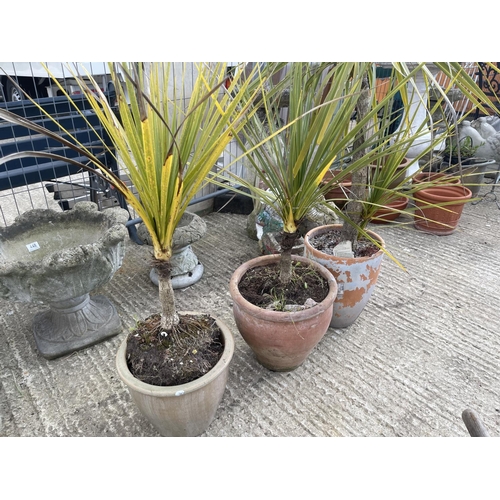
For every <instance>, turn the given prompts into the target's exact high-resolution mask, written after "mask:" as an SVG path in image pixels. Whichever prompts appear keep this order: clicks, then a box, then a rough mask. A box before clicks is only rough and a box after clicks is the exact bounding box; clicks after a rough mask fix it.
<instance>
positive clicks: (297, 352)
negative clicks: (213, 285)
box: [229, 255, 337, 371]
mask: <svg viewBox="0 0 500 500" xmlns="http://www.w3.org/2000/svg"><path fill="white" fill-rule="evenodd" d="M280 258H281V256H280V255H264V256H260V257H256V258H255V259H252V260H249V261H247V262H245V263H243V264H242V265H241V266H239V267H238V268H237V269H236V271H235V272H234V273H233V275H232V276H231V280H230V282H229V292H230V294H231V298H232V299H233V314H234V319H235V321H236V326H237V327H238V330H239V332H240V334H241V336H242V337H243V339H244V340H245V342H246V343H247V344H248V345H249V346H250V348H251V349H252V351H253V352H254V354H255V357H256V358H257V360H258V361H259V363H260V364H261V365H263V366H264V367H266V368H268V369H269V370H273V371H290V370H294V369H295V368H297V367H298V366H300V365H301V364H302V363H303V362H304V361H305V359H306V358H307V357H308V356H309V354H310V353H311V351H312V350H313V349H314V347H316V345H317V344H318V342H319V341H320V340H321V339H322V338H323V336H324V335H325V333H326V331H327V330H328V326H329V325H330V320H331V317H332V311H333V302H334V300H335V297H336V295H337V284H336V282H335V280H334V279H333V277H332V275H331V274H330V273H329V271H328V269H325V268H324V267H323V266H321V265H319V264H318V263H316V262H312V261H310V260H309V259H306V258H304V257H302V256H298V255H292V260H293V261H294V262H296V261H299V262H303V263H305V264H308V265H310V266H312V267H313V268H314V269H315V270H316V271H318V272H319V273H320V274H321V276H323V277H324V278H325V279H326V280H327V281H328V287H329V291H328V295H327V296H326V298H325V299H324V300H323V301H322V302H320V303H318V304H316V305H315V306H313V307H310V308H308V309H304V310H300V311H293V312H283V311H273V310H268V309H262V308H260V307H258V306H256V305H254V304H251V303H250V302H248V301H247V300H246V299H245V298H244V297H243V296H242V295H241V293H240V291H239V289H238V285H239V283H240V281H241V279H242V278H243V276H244V275H245V273H246V272H247V271H249V270H250V269H252V268H255V267H262V266H267V265H270V264H277V263H278V262H279V260H280Z"/></svg>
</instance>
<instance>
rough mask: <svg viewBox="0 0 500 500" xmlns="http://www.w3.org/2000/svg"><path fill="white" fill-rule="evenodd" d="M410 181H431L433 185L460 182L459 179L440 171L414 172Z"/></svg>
mask: <svg viewBox="0 0 500 500" xmlns="http://www.w3.org/2000/svg"><path fill="white" fill-rule="evenodd" d="M412 182H413V184H424V183H432V184H433V185H443V184H460V179H459V178H457V177H456V176H454V175H449V174H445V173H442V172H419V173H418V174H415V176H414V177H413V179H412ZM429 186H430V185H429Z"/></svg>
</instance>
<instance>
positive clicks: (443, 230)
mask: <svg viewBox="0 0 500 500" xmlns="http://www.w3.org/2000/svg"><path fill="white" fill-rule="evenodd" d="M471 197H472V192H471V191H470V189H468V188H466V187H465V186H461V185H457V186H455V185H443V186H433V187H429V188H425V189H421V190H420V191H416V192H415V194H414V198H415V206H416V208H415V217H414V225H415V227H416V228H417V229H419V230H420V231H425V232H427V233H433V234H438V235H441V236H444V235H447V234H451V233H453V231H455V229H456V227H457V225H458V221H459V220H460V217H461V215H462V211H463V208H464V204H465V203H467V201H468V200H469V199H470V198H471ZM444 203H446V205H442V206H434V207H433V206H429V204H444Z"/></svg>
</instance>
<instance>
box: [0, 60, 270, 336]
mask: <svg viewBox="0 0 500 500" xmlns="http://www.w3.org/2000/svg"><path fill="white" fill-rule="evenodd" d="M279 68H280V64H271V65H267V66H266V68H265V69H260V71H259V78H258V79H257V78H254V75H255V74H256V73H257V70H258V69H257V68H255V69H254V70H253V71H252V72H250V73H249V74H248V73H247V74H245V79H244V80H243V79H242V78H241V77H242V76H243V72H238V73H237V74H236V75H235V76H234V82H233V86H232V87H231V88H230V91H226V89H225V87H224V85H223V84H224V82H225V78H226V70H227V69H226V65H225V64H224V63H195V64H193V65H191V64H187V63H147V64H146V63H144V64H143V63H121V64H117V63H110V64H109V69H110V74H111V81H112V82H113V84H114V87H115V90H116V99H117V106H118V113H117V112H116V110H115V109H114V108H113V106H112V105H111V104H110V103H109V102H108V100H107V99H106V96H105V95H104V94H103V93H102V92H101V91H100V90H99V87H98V85H97V84H96V83H95V81H93V79H92V77H91V75H89V74H84V75H83V76H80V74H78V71H76V70H73V71H72V73H73V76H74V77H75V78H76V80H77V81H78V84H79V85H80V87H81V89H82V91H83V92H84V93H85V95H86V96H87V98H88V100H89V102H90V103H91V105H92V108H93V109H94V111H95V112H96V113H97V114H98V115H99V118H100V120H101V123H102V124H103V125H104V127H105V129H106V131H107V133H108V134H109V136H110V137H111V141H112V143H113V145H114V147H115V150H114V151H111V152H110V153H111V154H114V155H117V156H119V159H120V161H121V162H122V163H123V165H124V166H125V171H126V173H127V174H128V175H129V177H130V179H131V181H132V183H133V186H134V188H135V189H136V191H137V196H135V195H134V194H133V192H132V190H131V189H129V188H128V187H127V186H126V185H125V184H124V183H123V182H122V181H121V180H120V179H119V178H118V177H117V176H116V175H114V174H113V173H112V172H111V171H110V170H108V169H107V167H106V165H104V164H103V163H102V162H101V161H100V160H99V159H98V158H97V157H96V156H95V154H93V152H92V151H90V150H88V149H87V148H85V147H84V146H83V145H82V144H81V143H79V142H78V141H77V140H76V139H74V141H69V142H66V141H64V140H63V139H61V138H60V136H59V135H57V134H55V133H52V132H50V131H49V130H46V129H43V128H41V127H39V126H37V125H36V124H34V123H32V122H29V121H27V120H21V119H20V118H19V116H17V115H13V114H11V113H9V112H8V111H4V110H2V111H1V112H0V117H1V118H3V119H5V120H7V121H10V122H12V123H17V124H21V125H24V126H26V127H28V128H31V129H33V130H35V131H36V132H38V133H42V134H45V135H47V136H50V137H52V138H53V139H55V140H59V141H61V142H64V143H65V144H66V145H67V146H68V147H71V148H73V149H77V150H79V152H80V153H81V154H82V155H85V156H86V157H88V158H89V160H90V165H88V164H81V163H76V165H77V166H79V167H80V168H82V169H85V170H91V171H92V172H94V173H95V174H96V175H98V176H100V177H103V178H104V179H105V180H107V181H108V182H109V183H111V184H112V185H113V186H115V187H116V189H117V190H118V191H119V192H120V193H122V194H123V196H124V197H125V199H126V201H127V203H128V204H129V205H130V206H131V207H133V209H134V210H135V212H136V213H137V214H138V216H139V217H140V218H141V219H142V221H143V222H144V224H145V226H146V228H147V229H148V231H149V233H150V235H151V239H152V243H153V252H154V266H155V267H156V269H157V270H158V275H159V297H160V303H161V309H162V311H161V327H162V328H163V329H164V330H167V331H168V330H170V329H172V327H173V326H174V325H176V324H177V323H178V322H179V318H178V315H177V313H176V309H175V300H174V293H173V289H172V284H171V279H170V278H171V266H170V259H171V257H172V245H173V233H174V230H175V228H176V226H177V224H178V222H179V221H180V219H181V217H182V215H183V213H184V212H185V210H186V208H187V207H188V204H189V202H190V201H191V200H192V199H193V197H194V196H195V194H196V193H197V192H198V190H199V189H200V187H201V186H202V185H203V183H204V182H206V177H207V174H208V172H210V170H211V169H212V168H213V167H214V164H215V163H216V161H217V159H218V158H219V157H220V155H221V154H222V153H223V151H224V149H225V148H226V146H227V145H228V144H229V142H230V141H231V140H232V138H233V137H234V136H235V135H236V134H237V133H238V132H239V131H240V130H241V128H242V127H243V125H244V124H245V122H246V120H247V119H248V117H250V116H251V115H252V113H254V112H255V109H254V108H253V107H252V102H253V101H254V100H255V99H258V98H259V95H260V94H259V92H260V87H261V85H264V84H265V82H266V80H267V79H268V77H269V76H270V75H272V74H273V72H275V71H278V70H279ZM80 72H82V73H85V70H80ZM86 80H87V81H88V80H90V84H89V83H87V81H86ZM54 81H55V83H56V84H57V81H56V80H55V79H54ZM58 85H59V84H58ZM59 88H60V91H61V92H62V93H64V94H65V95H66V96H67V97H68V99H69V100H70V101H71V97H70V96H68V95H67V94H66V92H65V91H64V89H63V88H62V86H60V85H59ZM188 90H189V93H188ZM32 102H35V101H32ZM75 109H77V108H76V106H75ZM82 116H83V117H84V118H85V116H84V115H83V114H82ZM27 155H31V156H37V155H39V153H37V152H31V153H21V154H14V155H10V156H9V157H6V158H3V159H0V164H1V163H5V162H7V161H9V160H11V159H14V158H16V157H20V156H27ZM45 156H50V155H47V154H45ZM50 157H51V158H52V159H54V160H59V159H60V160H63V161H70V160H67V159H66V158H61V157H59V156H57V155H51V156H50ZM73 163H74V162H73Z"/></svg>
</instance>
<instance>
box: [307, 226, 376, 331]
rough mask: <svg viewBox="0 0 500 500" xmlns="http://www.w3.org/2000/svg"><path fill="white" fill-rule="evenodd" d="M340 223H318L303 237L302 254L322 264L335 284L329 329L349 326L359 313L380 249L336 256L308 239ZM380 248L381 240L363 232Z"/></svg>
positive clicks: (371, 286)
mask: <svg viewBox="0 0 500 500" xmlns="http://www.w3.org/2000/svg"><path fill="white" fill-rule="evenodd" d="M341 228H342V225H341V224H331V225H327V226H319V227H316V228H314V229H312V230H311V231H309V232H308V233H307V234H306V235H305V237H304V248H305V250H304V255H305V256H306V257H308V258H309V259H311V260H314V261H315V262H318V263H319V264H321V265H323V266H324V267H326V268H327V269H328V270H329V271H330V272H331V273H332V275H333V277H334V278H335V281H336V282H337V285H338V293H337V298H336V299H335V302H334V304H333V315H332V320H331V322H330V326H331V327H332V328H345V327H347V326H350V325H352V324H353V323H354V322H355V321H356V319H357V318H358V316H359V315H360V314H361V312H362V311H363V309H364V308H365V306H366V304H367V303H368V301H369V300H370V297H371V296H372V294H373V290H374V288H375V284H376V283H377V279H378V275H379V272H380V268H381V266H382V257H383V255H384V252H383V251H382V250H379V251H378V252H376V253H375V254H373V255H372V256H370V257H354V258H347V257H336V256H334V255H328V254H326V253H323V252H320V251H319V250H317V249H316V248H314V247H313V246H312V245H311V238H313V237H314V236H316V235H319V234H323V233H326V232H328V231H331V230H335V229H337V230H338V229H341ZM367 232H368V234H369V235H370V236H372V237H373V238H374V239H376V240H378V241H379V242H380V244H381V246H382V247H384V246H385V243H384V240H383V239H382V238H381V237H380V236H379V235H378V234H376V233H374V232H373V231H367Z"/></svg>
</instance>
